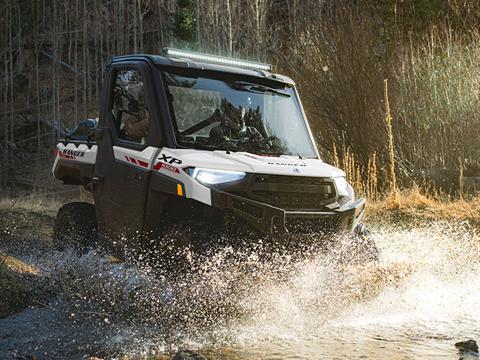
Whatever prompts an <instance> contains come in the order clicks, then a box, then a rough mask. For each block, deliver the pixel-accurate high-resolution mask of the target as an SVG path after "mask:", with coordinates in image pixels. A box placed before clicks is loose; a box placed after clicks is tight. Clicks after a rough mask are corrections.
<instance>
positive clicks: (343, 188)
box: [333, 177, 355, 199]
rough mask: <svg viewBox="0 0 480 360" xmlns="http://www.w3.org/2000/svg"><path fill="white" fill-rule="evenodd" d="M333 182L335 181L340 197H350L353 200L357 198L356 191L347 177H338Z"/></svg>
mask: <svg viewBox="0 0 480 360" xmlns="http://www.w3.org/2000/svg"><path fill="white" fill-rule="evenodd" d="M333 180H334V181H335V186H336V187H337V193H338V195H339V196H348V197H350V198H351V199H353V198H354V197H355V191H354V190H353V188H352V186H351V185H350V184H349V183H348V182H347V180H346V179H345V177H336V178H334V179H333Z"/></svg>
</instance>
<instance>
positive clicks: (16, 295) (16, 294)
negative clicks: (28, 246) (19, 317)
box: [0, 252, 38, 318]
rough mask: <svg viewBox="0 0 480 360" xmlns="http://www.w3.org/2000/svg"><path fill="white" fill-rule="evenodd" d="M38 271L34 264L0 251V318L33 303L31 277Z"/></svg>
mask: <svg viewBox="0 0 480 360" xmlns="http://www.w3.org/2000/svg"><path fill="white" fill-rule="evenodd" d="M37 273H38V270H37V269H35V268H33V267H32V266H30V265H28V264H26V263H24V262H23V261H21V260H19V259H17V258H15V257H13V256H9V255H6V254H3V253H1V252H0V318H2V317H4V316H7V315H10V314H11V313H13V312H15V311H18V310H21V309H22V308H24V307H26V306H28V305H29V304H31V302H32V300H33V298H32V294H31V288H30V286H29V279H31V278H32V277H34V276H36V275H37Z"/></svg>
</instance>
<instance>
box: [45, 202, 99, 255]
mask: <svg viewBox="0 0 480 360" xmlns="http://www.w3.org/2000/svg"><path fill="white" fill-rule="evenodd" d="M96 241H97V218H96V215H95V206H94V205H92V204H89V203H84V202H73V203H69V204H66V205H63V206H62V207H61V208H60V210H58V213H57V218H56V220H55V225H54V227H53V244H54V246H55V248H56V249H57V250H65V249H68V248H72V249H75V250H77V251H80V252H84V251H86V250H87V249H88V248H91V247H94V246H95V245H96Z"/></svg>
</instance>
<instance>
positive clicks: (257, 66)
mask: <svg viewBox="0 0 480 360" xmlns="http://www.w3.org/2000/svg"><path fill="white" fill-rule="evenodd" d="M163 55H165V56H170V57H176V58H184V59H191V60H195V61H200V62H206V63H210V64H217V65H227V66H235V67H241V68H246V69H253V70H264V71H269V72H271V71H272V65H270V64H263V63H259V62H255V61H248V60H239V59H233V58H228V57H224V56H217V55H209V54H202V53H197V52H194V51H188V50H178V49H172V48H164V49H163Z"/></svg>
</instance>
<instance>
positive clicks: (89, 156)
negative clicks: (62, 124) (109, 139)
mask: <svg viewBox="0 0 480 360" xmlns="http://www.w3.org/2000/svg"><path fill="white" fill-rule="evenodd" d="M55 157H56V158H57V159H62V160H76V161H78V162H81V163H88V164H95V160H96V158H97V146H96V145H94V146H92V147H91V148H89V147H88V146H87V145H84V144H80V145H75V144H73V143H69V144H66V145H65V144H64V143H58V144H57V147H56V149H55Z"/></svg>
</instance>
